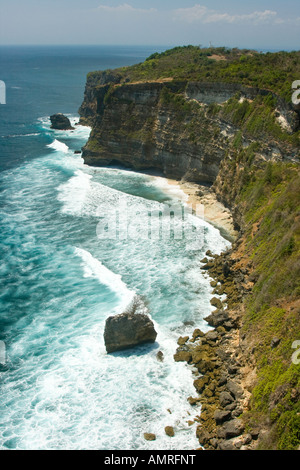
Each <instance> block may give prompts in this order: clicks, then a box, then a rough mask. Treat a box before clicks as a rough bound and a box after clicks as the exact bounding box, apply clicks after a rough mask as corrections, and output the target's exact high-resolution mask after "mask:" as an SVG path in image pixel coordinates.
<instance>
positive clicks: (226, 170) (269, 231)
mask: <svg viewBox="0 0 300 470" xmlns="http://www.w3.org/2000/svg"><path fill="white" fill-rule="evenodd" d="M240 138H241V133H238V134H237V136H236V139H235V141H234V142H233V148H232V151H231V152H230V159H229V158H227V159H226V160H227V161H224V166H223V169H222V170H221V171H222V173H223V176H222V178H223V179H224V183H223V184H224V185H225V184H226V185H227V186H226V189H224V188H223V191H227V190H228V191H231V194H230V195H229V197H230V198H231V200H232V201H233V200H234V201H235V204H236V206H237V207H239V212H240V213H242V214H243V231H244V237H245V256H246V257H248V258H249V260H250V262H251V265H252V266H253V273H252V277H253V279H255V283H254V287H253V289H252V292H251V295H250V296H248V297H247V298H246V301H245V314H244V318H243V329H242V335H246V336H247V338H248V340H249V341H250V342H251V344H252V347H253V354H254V357H255V362H256V364H257V376H258V382H257V384H256V386H255V388H254V389H253V391H252V403H251V410H250V411H249V412H248V413H246V414H245V416H244V417H245V419H246V420H247V421H248V425H249V427H256V426H257V425H263V426H264V427H266V428H269V430H270V432H269V433H268V434H266V437H265V438H264V439H263V440H262V441H261V444H260V448H262V449H285V450H289V449H296V448H298V446H299V444H300V419H299V416H300V415H299V413H300V365H299V364H294V363H293V361H292V355H293V352H294V350H293V349H292V345H293V342H294V341H296V340H300V302H299V296H300V284H299V279H300V216H299V214H300V169H299V165H297V164H292V163H290V164H288V163H282V162H268V163H265V164H264V165H261V164H260V165H259V166H257V164H255V162H254V161H255V154H256V152H257V151H258V150H259V144H256V145H255V144H254V143H253V144H251V145H250V146H249V147H248V148H246V149H243V150H241V147H240V145H239V142H240ZM234 144H235V147H234ZM236 147H237V148H236ZM274 338H278V340H279V342H278V344H276V346H274V347H272V340H273V339H274Z"/></svg>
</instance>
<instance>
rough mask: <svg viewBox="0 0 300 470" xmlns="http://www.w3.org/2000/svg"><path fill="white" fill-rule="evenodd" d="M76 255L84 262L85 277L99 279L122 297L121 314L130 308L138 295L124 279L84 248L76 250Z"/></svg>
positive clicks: (119, 308) (119, 307)
mask: <svg viewBox="0 0 300 470" xmlns="http://www.w3.org/2000/svg"><path fill="white" fill-rule="evenodd" d="M75 253H76V255H78V256H80V257H81V259H82V261H83V263H82V267H83V270H84V276H85V277H95V278H97V279H98V280H99V282H100V283H101V284H103V285H105V286H107V287H109V289H110V290H111V291H112V292H114V293H116V294H117V295H118V296H119V297H120V305H119V306H118V310H120V312H121V311H122V310H124V308H125V307H128V305H129V304H130V302H132V301H133V299H134V297H135V295H136V294H135V292H134V291H133V290H131V289H129V288H128V287H127V285H126V284H125V282H123V281H122V277H121V276H120V275H119V274H116V273H114V272H112V271H110V270H109V269H108V268H106V267H105V266H104V265H103V264H102V263H101V261H99V260H98V259H96V258H94V257H93V256H92V254H91V253H89V252H88V251H86V250H84V249H82V248H75Z"/></svg>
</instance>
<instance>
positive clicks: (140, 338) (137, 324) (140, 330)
mask: <svg viewBox="0 0 300 470" xmlns="http://www.w3.org/2000/svg"><path fill="white" fill-rule="evenodd" d="M156 336H157V333H156V331H155V328H154V324H153V322H152V320H151V319H150V317H149V316H148V315H147V314H145V313H135V312H133V311H128V312H125V313H121V314H120V315H115V316H111V317H108V318H107V320H106V323H105V330H104V342H105V347H106V351H107V352H108V353H111V352H114V351H121V350H123V349H128V348H132V347H134V346H137V345H139V344H143V343H154V341H155V340H156Z"/></svg>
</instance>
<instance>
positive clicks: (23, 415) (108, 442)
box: [0, 47, 228, 450]
mask: <svg viewBox="0 0 300 470" xmlns="http://www.w3.org/2000/svg"><path fill="white" fill-rule="evenodd" d="M157 49H158V48H150V47H147V48H146V47H144V48H143V47H139V48H134V47H131V48H130V47H127V48H125V47H123V48H122V47H119V48H118V47H85V48H80V47H78V48H75V47H74V48H73V47H72V48H70V47H69V48H68V47H60V48H59V47H40V48H37V47H35V48H33V47H32V48H30V47H26V48H25V47H23V48H17V47H5V48H4V47H2V48H0V67H1V68H0V79H1V80H4V81H5V83H6V88H7V104H6V105H0V170H1V172H0V224H1V231H0V252H1V264H0V282H1V290H0V341H2V342H3V344H5V349H6V356H5V363H4V364H2V365H1V366H0V367H1V369H0V448H1V449H100V450H101V449H105V450H108V449H110V450H114V449H116V450H117V449H121V450H131V449H139V450H140V449H155V450H159V449H164V450H168V449H170V450H171V449H180V450H184V449H195V448H196V447H198V443H197V440H196V437H195V429H196V428H195V425H193V426H190V425H189V424H188V421H189V420H191V419H192V418H193V417H194V416H196V415H197V414H199V411H200V410H199V409H198V410H197V409H195V408H192V407H190V405H189V404H188V402H187V398H188V397H189V396H191V395H195V391H194V387H193V374H192V372H193V371H192V370H191V369H190V368H189V367H188V366H187V365H186V364H184V363H175V362H174V360H173V354H174V353H175V351H176V342H177V339H178V337H179V336H180V335H186V334H191V332H192V331H193V329H194V328H196V327H200V328H202V329H203V330H205V329H207V325H206V323H205V321H204V320H203V318H204V317H205V316H207V315H208V314H209V312H210V311H211V309H212V307H211V305H210V302H209V300H210V297H211V290H212V289H211V287H210V280H209V278H207V277H205V276H203V275H202V274H201V272H200V269H199V267H200V260H201V259H202V258H203V256H204V253H205V252H206V251H207V250H208V249H210V250H211V251H212V252H214V253H219V252H220V251H222V250H223V249H225V248H226V247H227V246H228V242H227V241H226V240H225V239H224V238H222V236H221V235H220V233H219V231H218V230H216V229H215V228H214V227H212V226H211V225H209V224H207V223H205V222H202V221H201V222H199V223H200V224H201V233H202V238H201V243H200V244H199V247H198V248H197V249H193V250H189V249H187V243H186V240H185V239H184V238H181V239H177V240H176V239H159V240H155V241H154V240H150V239H143V238H141V237H140V238H139V237H135V238H130V237H128V238H125V239H124V238H123V239H122V238H120V237H119V238H118V237H116V238H114V239H104V238H102V239H101V237H100V238H99V231H98V230H99V221H100V217H101V215H103V213H108V214H112V213H113V211H114V208H115V207H116V206H117V204H123V205H127V206H128V207H137V208H138V209H139V211H140V212H142V211H146V212H147V211H148V212H149V211H151V210H155V209H157V210H158V209H159V208H160V207H162V206H165V204H169V205H171V204H174V203H176V204H179V205H182V204H184V197H183V194H182V193H181V192H180V191H178V189H176V188H175V187H174V186H172V185H168V183H167V182H166V180H164V179H163V178H161V177H159V176H151V175H143V174H140V173H136V172H130V171H125V170H123V169H121V168H89V167H87V166H86V165H84V164H83V160H82V159H81V155H80V154H75V153H74V152H75V151H76V150H78V149H80V148H81V147H82V146H83V145H84V144H85V142H86V140H87V138H88V135H89V132H90V130H89V128H87V127H83V126H78V125H77V126H75V130H74V131H72V132H70V131H54V130H51V129H50V120H49V116H50V115H51V114H53V113H55V112H63V113H65V114H67V115H68V116H69V117H70V119H71V121H72V123H73V124H74V125H75V124H76V123H77V122H78V119H79V117H78V114H77V110H78V108H79V106H80V104H81V101H82V98H83V92H84V85H85V77H86V74H87V73H88V72H89V71H91V70H96V69H106V68H114V67H118V66H123V65H130V64H133V63H137V62H140V61H142V60H144V59H145V58H146V57H147V56H149V55H150V54H151V53H152V52H155V51H156V50H157ZM162 49H163V48H162ZM136 294H137V295H139V296H141V298H142V299H143V301H144V302H145V305H146V307H147V309H148V311H149V314H150V316H151V318H152V319H153V321H154V323H155V327H156V330H157V332H158V335H157V341H156V343H154V344H152V345H144V346H141V347H138V348H136V349H133V350H128V351H124V352H119V353H114V354H110V355H108V354H106V351H105V347H104V342H103V331H104V325H105V320H106V318H107V317H108V316H110V315H113V314H116V313H120V312H122V311H124V309H126V308H127V307H128V305H129V304H130V302H131V301H132V299H133V297H134V296H135V295H136ZM158 351H162V352H163V354H164V361H163V362H159V361H158V360H157V358H156V354H157V352H158ZM165 426H174V428H175V436H174V437H173V438H170V437H168V436H166V434H165V432H164V427H165ZM144 432H152V433H155V434H156V435H157V439H156V441H152V442H148V441H145V440H144V437H143V433H144Z"/></svg>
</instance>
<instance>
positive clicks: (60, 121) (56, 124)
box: [50, 113, 74, 131]
mask: <svg viewBox="0 0 300 470" xmlns="http://www.w3.org/2000/svg"><path fill="white" fill-rule="evenodd" d="M50 121H51V129H58V130H60V131H67V130H72V129H74V127H72V126H71V122H70V119H69V118H67V116H64V115H63V114H61V113H57V114H52V116H50Z"/></svg>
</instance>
